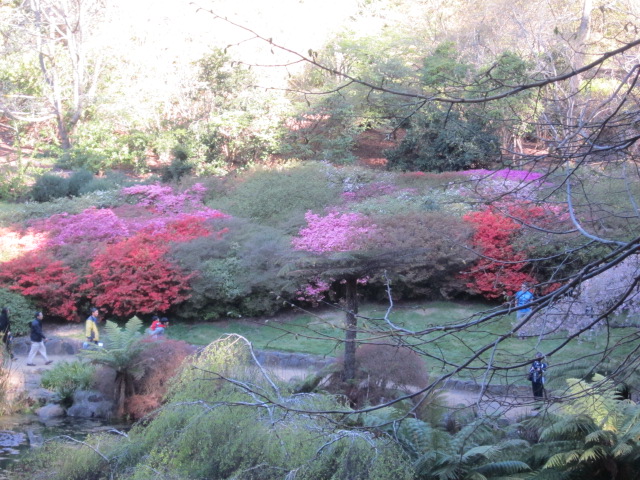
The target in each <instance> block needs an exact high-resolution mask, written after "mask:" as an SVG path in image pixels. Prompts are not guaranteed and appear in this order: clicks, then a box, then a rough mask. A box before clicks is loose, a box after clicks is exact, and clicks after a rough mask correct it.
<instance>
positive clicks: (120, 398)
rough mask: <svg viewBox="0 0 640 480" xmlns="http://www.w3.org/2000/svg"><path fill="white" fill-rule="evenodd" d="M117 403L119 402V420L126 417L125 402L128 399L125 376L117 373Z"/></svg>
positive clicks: (117, 414)
mask: <svg viewBox="0 0 640 480" xmlns="http://www.w3.org/2000/svg"><path fill="white" fill-rule="evenodd" d="M115 387H116V402H117V408H118V410H117V413H116V416H117V417H118V418H122V417H123V416H124V402H125V399H126V391H125V388H126V382H125V378H124V375H122V374H120V373H116V385H115Z"/></svg>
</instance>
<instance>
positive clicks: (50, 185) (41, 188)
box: [31, 173, 69, 202]
mask: <svg viewBox="0 0 640 480" xmlns="http://www.w3.org/2000/svg"><path fill="white" fill-rule="evenodd" d="M67 195H69V180H68V179H66V178H64V177H60V176H59V175H54V174H51V173H45V174H44V175H42V176H41V177H39V178H38V179H37V180H36V183H35V184H34V185H33V187H32V188H31V197H32V198H33V199H34V200H35V201H36V202H49V201H51V200H54V199H56V198H62V197H66V196H67Z"/></svg>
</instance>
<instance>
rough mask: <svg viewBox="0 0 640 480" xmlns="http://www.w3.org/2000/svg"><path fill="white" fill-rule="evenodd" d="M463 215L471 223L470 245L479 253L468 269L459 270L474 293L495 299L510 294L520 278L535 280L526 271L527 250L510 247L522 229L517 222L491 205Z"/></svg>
mask: <svg viewBox="0 0 640 480" xmlns="http://www.w3.org/2000/svg"><path fill="white" fill-rule="evenodd" d="M519 208H520V207H519ZM520 213H523V211H521V212H520ZM464 219H465V220H466V221H467V222H469V223H471V224H472V225H473V226H474V228H475V233H474V234H473V239H472V242H473V246H474V249H475V250H476V251H477V252H478V253H479V254H480V255H482V257H481V258H480V259H479V260H478V261H477V262H476V264H475V266H474V267H473V268H472V269H471V270H467V271H466V272H463V273H462V274H461V277H462V278H463V279H466V280H467V287H468V288H470V289H471V291H472V292H473V293H479V294H481V295H482V296H484V297H485V298H488V299H494V298H500V297H503V296H505V295H508V296H511V295H513V293H514V292H516V291H517V290H518V289H519V287H520V285H522V283H523V282H532V283H536V280H535V278H533V277H532V275H531V274H530V273H529V272H528V269H529V264H528V262H527V256H526V254H525V253H524V252H518V251H516V250H515V249H514V247H513V242H514V240H515V238H516V237H517V235H518V234H519V233H520V230H521V229H522V225H521V224H520V223H517V222H516V221H515V220H513V219H511V218H509V217H506V216H504V215H502V214H500V213H498V212H496V211H494V210H493V209H491V208H487V209H486V210H483V211H481V212H473V213H470V214H468V215H465V217H464Z"/></svg>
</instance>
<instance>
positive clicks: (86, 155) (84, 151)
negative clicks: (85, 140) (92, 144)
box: [57, 146, 113, 173]
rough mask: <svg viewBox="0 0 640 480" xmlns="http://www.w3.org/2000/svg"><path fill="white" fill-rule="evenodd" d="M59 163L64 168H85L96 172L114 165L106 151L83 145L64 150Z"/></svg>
mask: <svg viewBox="0 0 640 480" xmlns="http://www.w3.org/2000/svg"><path fill="white" fill-rule="evenodd" d="M57 164H58V166H59V167H62V168H83V169H86V170H90V171H92V172H94V173H97V172H101V171H103V170H105V169H107V168H111V167H112V166H113V162H112V161H111V160H110V159H109V157H108V156H107V155H106V154H105V153H104V152H101V151H96V150H94V149H90V148H85V147H82V146H75V147H73V148H72V149H71V150H68V151H66V152H64V153H63V154H62V155H61V156H60V158H59V159H58V163H57Z"/></svg>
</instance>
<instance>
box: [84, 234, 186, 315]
mask: <svg viewBox="0 0 640 480" xmlns="http://www.w3.org/2000/svg"><path fill="white" fill-rule="evenodd" d="M168 249H169V246H168V245H167V244H166V242H164V241H161V240H160V239H158V238H155V237H153V236H151V235H149V234H144V233H143V234H138V235H136V236H135V237H132V238H129V239H127V240H124V241H122V242H120V243H116V244H114V245H109V246H108V247H107V248H106V249H105V251H104V252H103V253H100V254H99V255H98V256H96V258H95V259H94V260H93V261H92V262H91V273H90V274H89V275H88V276H87V278H86V283H85V284H84V285H83V286H82V290H83V291H85V292H86V294H87V296H88V297H89V298H90V299H91V300H92V302H93V304H94V305H96V306H99V307H102V308H104V309H106V310H108V311H111V312H112V313H113V314H115V315H117V316H121V317H124V316H128V315H133V314H135V313H151V312H164V311H166V310H168V309H169V308H170V307H171V306H172V305H176V304H178V303H180V302H182V301H184V300H186V299H187V298H189V295H188V293H187V292H188V289H189V278H190V277H191V275H189V274H186V273H184V272H183V271H182V270H181V269H180V268H179V267H178V266H177V265H174V264H173V263H171V262H169V261H168V260H166V259H165V257H164V256H165V254H166V253H167V252H168Z"/></svg>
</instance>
